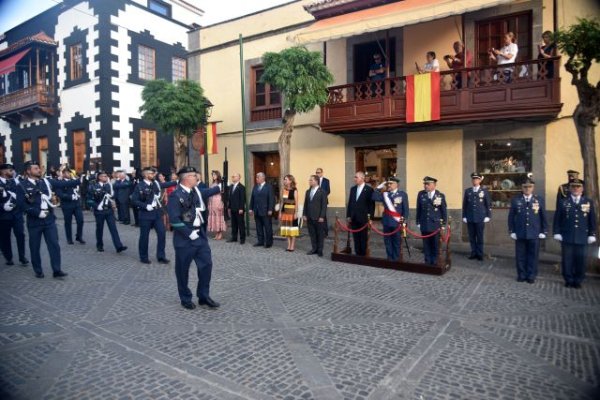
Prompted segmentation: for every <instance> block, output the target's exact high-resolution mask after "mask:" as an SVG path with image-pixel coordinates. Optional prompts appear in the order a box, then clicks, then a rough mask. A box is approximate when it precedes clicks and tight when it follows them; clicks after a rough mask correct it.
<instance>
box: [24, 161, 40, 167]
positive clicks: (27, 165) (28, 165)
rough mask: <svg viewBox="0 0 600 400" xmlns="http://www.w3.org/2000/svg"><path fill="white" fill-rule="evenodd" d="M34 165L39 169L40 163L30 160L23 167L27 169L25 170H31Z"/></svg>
mask: <svg viewBox="0 0 600 400" xmlns="http://www.w3.org/2000/svg"><path fill="white" fill-rule="evenodd" d="M34 165H37V166H38V167H39V166H40V163H38V162H37V161H33V160H29V161H27V162H26V163H25V164H23V167H25V169H29V168H31V167H33V166H34Z"/></svg>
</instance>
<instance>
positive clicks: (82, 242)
mask: <svg viewBox="0 0 600 400" xmlns="http://www.w3.org/2000/svg"><path fill="white" fill-rule="evenodd" d="M75 240H76V241H77V242H79V243H81V244H85V240H83V239H75Z"/></svg>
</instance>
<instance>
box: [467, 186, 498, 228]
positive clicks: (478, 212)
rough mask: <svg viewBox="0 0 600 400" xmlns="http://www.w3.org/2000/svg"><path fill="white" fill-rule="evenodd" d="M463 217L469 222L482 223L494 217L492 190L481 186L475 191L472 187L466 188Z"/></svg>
mask: <svg viewBox="0 0 600 400" xmlns="http://www.w3.org/2000/svg"><path fill="white" fill-rule="evenodd" d="M462 217H463V218H466V219H467V222H474V223H480V222H483V220H484V219H485V218H486V217H487V218H492V201H491V199H490V192H488V191H487V189H484V188H482V187H479V190H478V191H477V192H475V191H474V190H473V188H472V187H470V188H468V189H467V190H465V194H464V196H463V206H462Z"/></svg>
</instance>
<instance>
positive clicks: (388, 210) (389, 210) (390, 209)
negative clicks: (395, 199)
mask: <svg viewBox="0 0 600 400" xmlns="http://www.w3.org/2000/svg"><path fill="white" fill-rule="evenodd" d="M388 193H389V192H385V193H384V194H383V203H384V204H385V210H383V212H384V214H386V215H389V216H390V217H392V218H393V219H394V221H396V222H400V218H402V215H401V214H400V213H398V212H397V211H396V207H394V204H392V200H391V199H390V196H389V194H388Z"/></svg>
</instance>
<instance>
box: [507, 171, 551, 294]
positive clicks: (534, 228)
mask: <svg viewBox="0 0 600 400" xmlns="http://www.w3.org/2000/svg"><path fill="white" fill-rule="evenodd" d="M534 184H535V182H534V181H533V179H531V178H530V177H529V178H527V179H525V181H524V182H523V184H522V185H521V189H522V192H523V193H522V194H520V195H517V196H515V197H513V198H512V200H511V202H510V211H509V212H508V232H509V233H510V237H511V239H513V240H514V241H515V253H516V257H515V258H516V264H517V282H527V283H535V278H536V276H537V270H538V268H537V266H538V253H539V249H540V239H546V235H547V231H548V228H547V227H548V225H547V222H546V206H545V204H544V198H543V197H542V196H538V195H535V194H533V191H534Z"/></svg>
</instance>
